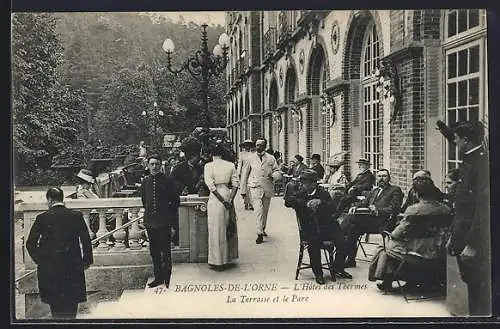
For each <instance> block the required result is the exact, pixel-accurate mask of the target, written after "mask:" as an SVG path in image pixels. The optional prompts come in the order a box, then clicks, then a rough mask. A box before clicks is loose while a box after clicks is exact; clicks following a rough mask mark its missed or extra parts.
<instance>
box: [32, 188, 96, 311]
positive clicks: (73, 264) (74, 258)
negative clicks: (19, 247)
mask: <svg viewBox="0 0 500 329" xmlns="http://www.w3.org/2000/svg"><path fill="white" fill-rule="evenodd" d="M46 198H47V204H48V206H49V210H48V211H46V212H44V213H41V214H40V215H38V216H37V217H36V219H35V222H34V223H33V226H32V227H31V230H30V233H29V235H28V239H27V241H26V249H27V251H28V253H29V255H30V256H31V258H33V261H34V262H35V263H36V264H37V265H38V268H37V270H38V272H37V275H38V288H39V291H40V298H41V300H42V302H44V303H47V304H49V305H50V312H51V314H52V317H53V318H69V319H74V318H75V317H76V313H77V310H78V303H81V302H85V301H86V300H87V295H86V284H85V269H87V268H88V267H89V266H90V265H91V264H92V262H93V257H92V245H91V243H90V235H89V232H88V229H87V225H86V224H85V221H84V220H83V216H82V213H81V212H79V211H74V210H70V209H68V208H66V207H65V206H64V203H63V198H64V194H63V191H62V190H61V189H60V188H58V187H52V188H50V189H49V190H48V191H47V193H46ZM80 244H81V247H80Z"/></svg>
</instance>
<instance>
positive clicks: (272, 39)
mask: <svg viewBox="0 0 500 329" xmlns="http://www.w3.org/2000/svg"><path fill="white" fill-rule="evenodd" d="M276 41H277V40H276V28H274V27H270V28H269V29H268V30H267V32H266V33H265V34H264V57H269V56H271V55H272V54H274V52H275V51H276Z"/></svg>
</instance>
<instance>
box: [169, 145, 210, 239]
mask: <svg viewBox="0 0 500 329" xmlns="http://www.w3.org/2000/svg"><path fill="white" fill-rule="evenodd" d="M181 149H182V151H183V152H184V154H185V159H184V160H183V161H181V162H179V163H177V164H176V165H174V166H173V167H172V169H171V171H170V177H171V178H172V179H173V180H174V181H175V182H176V185H177V186H178V189H179V193H180V194H181V195H188V194H198V186H197V185H198V183H199V182H200V180H201V177H202V175H203V166H202V165H200V159H201V157H200V151H201V144H200V143H199V142H198V141H197V140H196V139H195V138H191V137H188V138H186V139H185V140H184V141H183V145H182V146H181ZM172 225H173V229H174V235H173V237H172V240H173V241H172V242H173V243H174V245H175V246H178V245H179V214H176V219H174V220H172Z"/></svg>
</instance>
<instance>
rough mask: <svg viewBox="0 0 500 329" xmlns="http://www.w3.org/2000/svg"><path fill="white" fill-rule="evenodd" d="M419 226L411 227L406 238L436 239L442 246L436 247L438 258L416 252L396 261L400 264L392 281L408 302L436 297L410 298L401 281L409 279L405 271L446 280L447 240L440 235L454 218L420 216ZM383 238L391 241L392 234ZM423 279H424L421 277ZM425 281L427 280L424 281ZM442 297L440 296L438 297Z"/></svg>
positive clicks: (385, 234) (408, 253) (431, 278)
mask: <svg viewBox="0 0 500 329" xmlns="http://www.w3.org/2000/svg"><path fill="white" fill-rule="evenodd" d="M419 217H420V218H419V219H418V225H411V226H410V227H409V228H408V231H407V232H408V233H407V235H406V238H408V239H412V238H413V239H421V238H436V241H440V240H441V241H442V243H441V245H439V246H436V247H437V248H438V250H437V256H436V257H434V258H428V257H425V256H424V255H422V254H420V253H418V252H415V251H411V250H409V251H407V252H406V253H405V254H404V256H403V257H402V259H399V258H397V259H396V258H394V257H393V258H394V259H396V260H397V261H398V262H399V264H398V266H397V268H396V270H395V271H394V274H393V278H392V281H396V283H397V284H398V287H399V290H400V291H401V293H402V294H403V297H404V299H405V301H406V302H409V300H422V299H430V298H435V297H436V296H423V295H421V296H419V297H416V298H409V297H408V294H407V291H406V289H405V287H404V286H403V285H401V282H400V281H405V280H404V279H405V278H406V279H408V278H409V276H407V274H405V273H403V272H404V270H406V272H411V273H418V275H425V274H428V275H429V278H425V277H424V279H430V280H433V281H434V280H444V282H445V280H446V249H445V241H446V239H445V238H441V239H438V235H443V234H444V233H445V230H447V229H448V227H449V226H450V224H451V221H452V216H451V215H446V216H443V215H437V216H436V215H429V216H419ZM382 236H383V238H384V239H388V240H390V239H391V233H390V232H388V231H383V232H382ZM384 251H387V249H386V244H385V243H384ZM435 269H440V270H441V272H439V271H438V273H436V272H435ZM420 279H422V277H420ZM424 281H425V280H424ZM438 297H440V296H438Z"/></svg>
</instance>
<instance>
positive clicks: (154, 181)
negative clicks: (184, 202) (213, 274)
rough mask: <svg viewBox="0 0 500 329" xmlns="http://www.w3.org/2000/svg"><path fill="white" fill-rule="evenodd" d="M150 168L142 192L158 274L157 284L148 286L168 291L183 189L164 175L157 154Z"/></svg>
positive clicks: (155, 271)
mask: <svg viewBox="0 0 500 329" xmlns="http://www.w3.org/2000/svg"><path fill="white" fill-rule="evenodd" d="M148 167H149V172H150V174H149V175H148V176H146V177H145V178H144V181H143V182H142V184H141V189H140V190H141V199H142V204H143V206H144V210H145V211H144V226H145V227H146V231H147V233H148V238H149V251H150V254H151V258H152V260H153V272H154V280H153V281H152V282H150V283H149V284H148V286H149V287H150V288H153V287H157V286H159V285H161V284H163V283H165V286H166V287H167V288H168V287H169V285H170V276H171V274H172V257H171V245H170V241H171V237H172V225H173V222H174V220H176V219H177V218H176V214H177V211H178V208H179V204H180V197H179V189H178V187H177V186H176V183H175V182H174V180H173V179H171V178H169V177H167V176H165V174H163V173H162V172H161V170H160V169H161V159H160V157H159V156H158V155H157V154H154V155H152V156H150V157H149V158H148Z"/></svg>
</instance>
